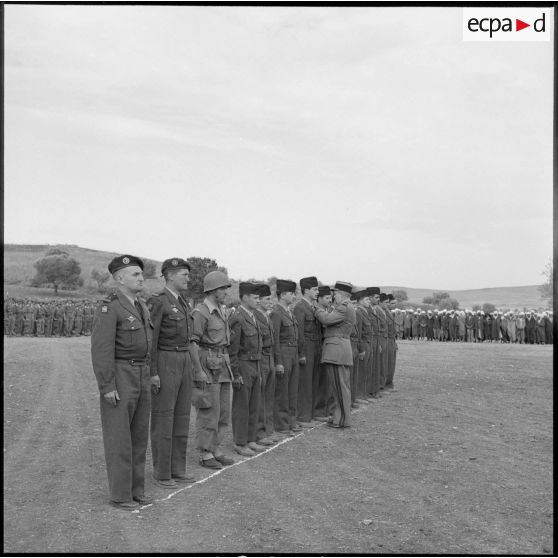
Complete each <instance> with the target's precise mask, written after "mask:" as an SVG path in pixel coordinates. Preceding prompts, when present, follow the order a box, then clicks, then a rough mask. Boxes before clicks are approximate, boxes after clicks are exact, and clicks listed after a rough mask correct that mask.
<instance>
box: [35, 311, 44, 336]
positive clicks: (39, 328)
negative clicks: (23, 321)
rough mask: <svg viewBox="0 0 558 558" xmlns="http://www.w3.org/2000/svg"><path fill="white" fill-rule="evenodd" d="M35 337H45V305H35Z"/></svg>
mask: <svg viewBox="0 0 558 558" xmlns="http://www.w3.org/2000/svg"><path fill="white" fill-rule="evenodd" d="M35 326H36V332H37V337H44V336H45V305H44V304H41V303H38V304H37V318H36V322H35Z"/></svg>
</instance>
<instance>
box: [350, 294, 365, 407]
mask: <svg viewBox="0 0 558 558" xmlns="http://www.w3.org/2000/svg"><path fill="white" fill-rule="evenodd" d="M351 306H352V307H353V308H354V309H355V315H356V318H357V319H356V322H355V325H354V326H353V330H352V331H351V336H350V340H351V350H352V351H353V367H352V369H351V409H358V408H359V407H360V405H361V404H362V403H368V401H367V400H365V399H358V394H357V388H358V383H359V382H358V363H359V362H360V352H359V347H360V329H361V328H360V326H361V324H360V323H359V317H358V312H356V309H357V300H356V296H355V293H353V294H352V295H351ZM362 358H364V355H363V357H362ZM357 400H358V401H357Z"/></svg>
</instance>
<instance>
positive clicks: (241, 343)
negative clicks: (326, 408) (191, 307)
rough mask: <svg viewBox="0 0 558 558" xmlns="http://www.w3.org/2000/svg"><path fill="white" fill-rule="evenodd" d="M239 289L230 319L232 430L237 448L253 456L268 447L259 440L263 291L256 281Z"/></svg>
mask: <svg viewBox="0 0 558 558" xmlns="http://www.w3.org/2000/svg"><path fill="white" fill-rule="evenodd" d="M238 292H239V297H240V306H239V307H238V308H237V309H236V311H235V312H234V313H233V314H232V316H231V318H230V320H229V326H230V329H231V343H230V346H229V356H230V359H231V369H232V373H233V377H234V381H233V389H234V391H233V401H232V431H233V439H234V451H235V452H236V453H238V454H239V455H244V456H251V455H256V453H259V452H261V451H264V450H265V449H266V448H265V446H263V445H259V444H258V443H256V438H257V431H258V415H259V412H260V398H261V383H262V379H261V372H260V361H261V358H262V334H261V331H260V326H259V323H258V320H257V318H256V316H255V311H256V308H257V306H258V299H259V296H260V295H259V287H258V285H257V284H256V283H248V282H241V283H240V284H239V285H238Z"/></svg>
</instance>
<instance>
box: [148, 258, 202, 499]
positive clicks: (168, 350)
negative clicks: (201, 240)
mask: <svg viewBox="0 0 558 558" xmlns="http://www.w3.org/2000/svg"><path fill="white" fill-rule="evenodd" d="M161 274H162V275H163V277H164V278H165V289H164V290H163V292H162V293H159V294H156V295H154V296H152V297H151V298H150V299H149V300H148V303H147V304H148V308H149V311H150V312H151V320H152V322H153V345H152V349H151V389H152V395H151V456H152V459H153V478H154V479H155V483H156V484H157V485H158V486H160V487H162V488H175V487H176V486H177V483H188V482H193V481H194V480H195V479H194V478H193V477H192V476H189V475H187V474H186V450H187V446H188V431H189V429H190V409H191V401H192V387H193V386H192V382H193V366H192V357H191V355H190V350H191V343H190V335H191V331H192V325H193V324H192V316H191V312H190V308H189V307H188V303H187V302H186V301H185V300H184V298H183V296H182V295H181V291H184V290H186V289H187V287H188V279H189V277H190V265H189V264H188V262H186V261H185V260H183V259H182V258H171V259H168V260H165V261H164V262H163V265H162V266H161Z"/></svg>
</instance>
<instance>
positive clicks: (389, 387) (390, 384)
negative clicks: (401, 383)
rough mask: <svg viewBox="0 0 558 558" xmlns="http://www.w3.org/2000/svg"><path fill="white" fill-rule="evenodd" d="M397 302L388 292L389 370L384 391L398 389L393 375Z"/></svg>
mask: <svg viewBox="0 0 558 558" xmlns="http://www.w3.org/2000/svg"><path fill="white" fill-rule="evenodd" d="M396 304H397V301H396V300H395V297H394V296H393V295H392V294H391V293H390V294H388V300H387V305H386V310H387V311H386V315H387V325H388V328H387V331H388V337H387V352H388V358H387V361H388V365H387V372H386V386H385V391H384V393H389V392H394V391H397V390H396V389H395V387H394V385H393V377H394V375H395V365H396V360H397V350H398V347H397V339H396V338H395V337H396V328H395V318H394V316H393V312H392V311H393V308H394V307H395V305H396Z"/></svg>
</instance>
